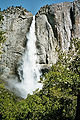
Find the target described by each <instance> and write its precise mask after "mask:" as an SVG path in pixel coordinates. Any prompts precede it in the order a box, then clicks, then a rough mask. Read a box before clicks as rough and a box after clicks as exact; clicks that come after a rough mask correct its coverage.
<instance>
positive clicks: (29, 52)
mask: <svg viewBox="0 0 80 120" xmlns="http://www.w3.org/2000/svg"><path fill="white" fill-rule="evenodd" d="M26 37H27V45H26V50H25V54H24V56H23V65H21V66H20V68H19V69H18V73H19V75H20V78H21V82H18V80H17V78H14V79H15V80H13V79H12V80H9V82H8V86H7V88H8V89H10V90H11V91H14V92H15V93H16V94H17V95H18V96H21V97H23V98H26V97H27V95H28V94H33V91H35V90H36V89H38V88H39V89H41V88H42V84H41V83H39V82H38V81H39V80H40V72H39V70H40V68H39V64H38V57H37V51H36V35H35V16H33V20H32V24H31V26H30V30H29V33H27V36H26ZM20 71H21V72H20ZM22 73H23V76H22Z"/></svg>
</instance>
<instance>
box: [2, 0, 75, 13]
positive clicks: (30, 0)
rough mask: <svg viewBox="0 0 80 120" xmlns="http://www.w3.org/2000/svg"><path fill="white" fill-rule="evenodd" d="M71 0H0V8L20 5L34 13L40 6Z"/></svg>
mask: <svg viewBox="0 0 80 120" xmlns="http://www.w3.org/2000/svg"><path fill="white" fill-rule="evenodd" d="M72 1H73V0H0V8H1V10H3V9H7V8H8V7H10V6H22V7H24V8H26V9H27V10H28V11H30V12H31V13H32V14H33V15H35V14H36V13H37V11H38V10H39V9H40V7H42V6H44V5H47V4H49V5H50V4H53V3H60V2H72Z"/></svg>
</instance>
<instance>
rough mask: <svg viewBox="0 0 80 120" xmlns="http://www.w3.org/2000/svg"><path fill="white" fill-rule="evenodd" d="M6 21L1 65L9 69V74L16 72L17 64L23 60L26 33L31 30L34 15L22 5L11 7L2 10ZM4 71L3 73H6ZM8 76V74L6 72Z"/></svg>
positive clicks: (0, 28) (4, 22)
mask: <svg viewBox="0 0 80 120" xmlns="http://www.w3.org/2000/svg"><path fill="white" fill-rule="evenodd" d="M2 14H3V16H4V21H3V22H2V24H1V25H0V30H3V31H4V32H5V37H6V41H5V43H4V44H3V45H2V55H1V59H0V62H1V66H2V69H3V68H5V70H4V71H5V73H7V70H6V69H9V71H8V73H10V74H8V75H11V74H15V75H17V73H16V71H17V70H16V69H17V67H16V66H17V64H18V62H19V61H20V60H21V58H22V56H23V54H24V51H25V46H26V45H25V44H26V39H27V38H26V34H27V32H28V31H29V28H30V25H31V22H32V17H33V15H32V14H31V13H30V12H28V11H27V10H25V9H24V8H22V7H9V8H8V9H7V10H4V11H3V12H2ZM4 71H2V73H3V74H4ZM4 76H5V77H6V78H7V75H5V74H4Z"/></svg>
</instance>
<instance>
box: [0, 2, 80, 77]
mask: <svg viewBox="0 0 80 120" xmlns="http://www.w3.org/2000/svg"><path fill="white" fill-rule="evenodd" d="M2 14H3V16H4V21H3V23H2V24H1V25H0V30H3V31H4V32H6V33H5V37H6V41H5V43H4V44H3V45H2V46H3V47H2V52H3V54H2V55H1V59H0V74H2V73H3V76H4V77H5V78H8V77H9V76H10V74H11V75H12V74H13V75H15V74H16V73H17V72H16V71H17V68H18V67H19V65H21V64H22V62H21V59H22V56H23V54H24V51H25V45H26V34H27V32H28V31H29V28H30V25H31V22H32V16H33V15H32V14H31V13H30V12H28V11H26V10H25V9H24V8H22V7H9V8H8V9H7V10H4V11H3V12H2ZM36 37H37V41H36V47H37V55H38V58H39V64H41V65H42V66H44V68H46V66H47V67H49V66H50V65H51V64H54V63H56V61H57V59H58V54H57V49H61V50H62V51H65V52H68V51H69V49H70V44H71V41H72V39H73V38H80V2H79V1H75V2H73V3H60V4H53V5H46V6H44V7H42V8H41V9H40V10H39V11H38V13H37V14H36ZM20 62H21V63H20ZM19 72H20V74H21V72H22V71H21V68H20V70H19ZM21 77H22V76H21Z"/></svg>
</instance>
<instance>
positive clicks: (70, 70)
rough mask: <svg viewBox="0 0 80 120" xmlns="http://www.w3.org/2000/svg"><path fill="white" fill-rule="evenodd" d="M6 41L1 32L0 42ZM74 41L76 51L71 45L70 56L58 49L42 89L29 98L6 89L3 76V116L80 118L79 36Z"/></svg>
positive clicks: (0, 112)
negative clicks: (55, 60) (22, 97)
mask: <svg viewBox="0 0 80 120" xmlns="http://www.w3.org/2000/svg"><path fill="white" fill-rule="evenodd" d="M2 19H3V17H2V15H0V21H1V20H2ZM3 41H4V38H3V32H0V43H2V42H3ZM72 42H73V43H74V45H75V54H73V53H72V47H71V53H69V54H68V55H67V56H66V55H65V54H63V53H62V52H59V53H60V54H59V61H58V62H57V63H56V64H55V65H53V66H52V67H51V69H50V71H49V72H48V73H45V75H44V76H42V77H41V82H42V83H43V88H42V90H40V91H38V90H36V91H35V92H34V94H33V95H28V96H27V98H26V99H21V98H18V97H16V95H14V94H13V93H11V92H10V91H8V90H7V89H5V87H4V83H3V81H2V80H0V119H1V120H80V107H79V106H80V39H75V40H72ZM73 55H74V56H73ZM71 58H72V60H71Z"/></svg>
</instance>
